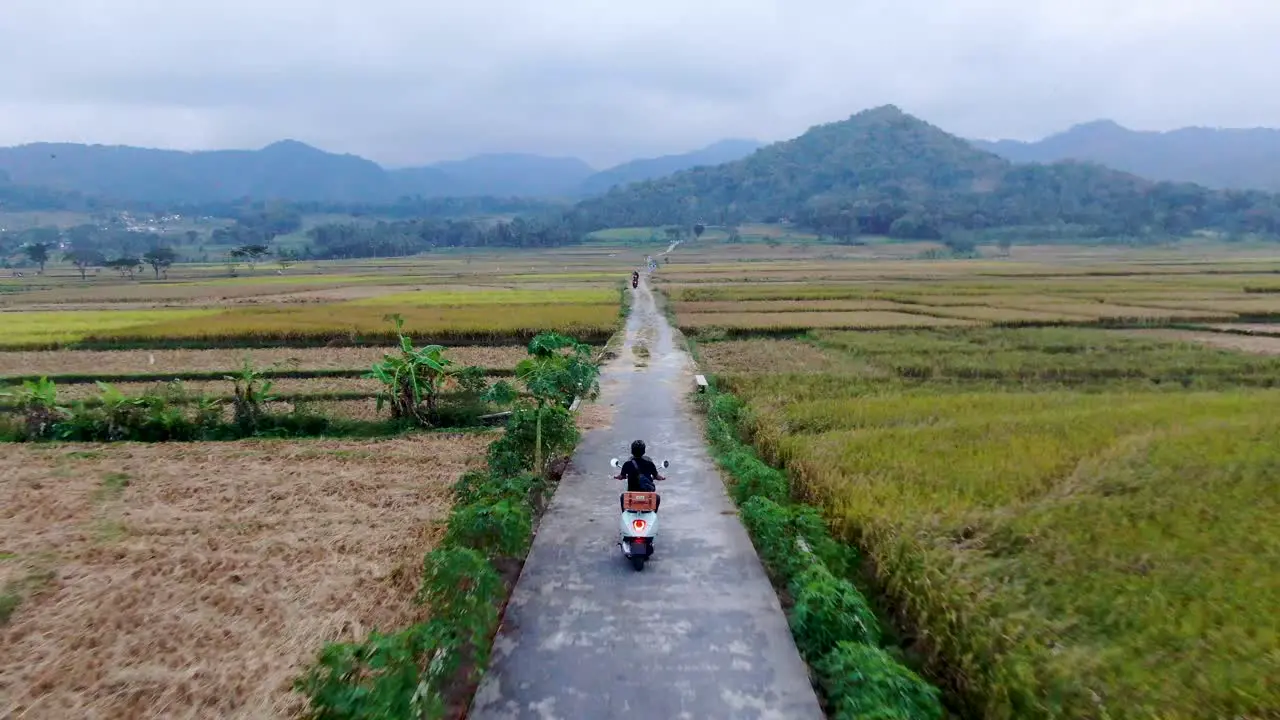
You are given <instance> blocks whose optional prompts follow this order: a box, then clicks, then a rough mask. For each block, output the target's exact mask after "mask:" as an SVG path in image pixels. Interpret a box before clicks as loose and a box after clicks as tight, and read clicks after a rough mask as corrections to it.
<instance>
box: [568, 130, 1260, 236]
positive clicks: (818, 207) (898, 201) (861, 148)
mask: <svg viewBox="0 0 1280 720" xmlns="http://www.w3.org/2000/svg"><path fill="white" fill-rule="evenodd" d="M572 217H573V221H574V222H575V223H578V224H580V225H581V226H583V227H618V226H639V225H657V224H671V223H680V224H690V223H696V222H703V223H711V224H720V225H724V224H734V223H741V222H748V221H755V222H762V221H763V222H771V221H776V220H780V219H789V220H791V221H794V222H798V223H800V224H802V225H805V226H808V227H810V228H813V229H815V230H817V231H819V232H823V233H828V234H831V235H834V236H836V237H840V238H851V237H853V236H855V235H857V234H859V233H867V234H888V235H891V236H895V237H902V238H941V237H944V236H948V235H951V234H954V233H957V232H959V231H983V230H989V229H992V228H1001V227H1004V228H1009V227H1018V228H1024V229H1025V228H1042V229H1043V228H1051V230H1047V231H1046V230H1042V231H1040V232H1043V233H1046V234H1050V235H1053V234H1074V235H1090V236H1115V235H1148V234H1157V235H1158V234H1184V233H1187V232H1190V231H1192V230H1195V229H1198V228H1208V227H1214V228H1223V229H1227V230H1232V231H1242V232H1267V233H1276V232H1280V205H1278V204H1277V200H1276V198H1275V197H1274V196H1271V195H1268V194H1265V193H1258V192H1253V193H1248V192H1230V193H1224V192H1219V191H1212V190H1209V189H1207V188H1204V187H1200V186H1196V185H1189V184H1174V183H1156V182H1151V181H1148V180H1144V179H1142V178H1139V177H1137V176H1135V175H1131V174H1128V173H1124V172H1120V171H1116V170H1111V169H1108V168H1106V167H1103V166H1101V165H1095V164H1091V163H1079V162H1063V163H1054V164H1050V165H1040V164H1031V165H1015V164H1014V163H1012V162H1010V161H1009V160H1006V159H1004V158H1001V157H999V156H997V155H994V154H992V153H989V152H986V151H984V150H980V149H978V148H976V147H974V146H973V145H972V144H971V143H969V142H968V141H966V140H963V139H961V138H959V137H956V136H954V135H950V134H948V133H946V132H944V131H942V130H940V129H939V128H937V127H934V126H933V125H930V124H928V123H926V122H924V121H922V120H919V119H917V118H915V117H912V116H910V115H908V114H906V113H904V112H902V111H901V110H899V109H898V108H896V107H894V106H891V105H888V106H884V107H879V108H875V109H872V110H866V111H864V112H861V113H858V114H856V115H853V116H852V117H850V118H848V119H847V120H844V121H841V122H835V123H830V124H826V125H819V126H817V127H814V128H811V129H810V130H809V131H808V132H806V133H804V134H803V135H801V136H800V137H797V138H795V139H793V140H788V141H786V142H780V143H776V144H773V145H769V146H767V147H765V148H762V149H760V150H758V151H757V152H755V153H753V154H752V155H750V156H749V157H747V158H744V159H742V160H738V161H735V162H731V163H726V164H723V165H719V166H715V167H701V168H695V169H691V170H686V171H683V172H679V173H676V174H675V175H672V176H670V177H666V178H662V179H658V180H650V181H646V182H642V183H639V184H634V185H630V186H628V187H626V188H615V189H614V190H612V191H611V192H609V193H608V194H606V195H603V196H601V197H598V198H593V199H590V200H586V201H584V202H582V203H580V204H579V205H578V206H577V207H576V208H575V209H574V211H573V214H572ZM1027 232H1030V231H1029V230H1028V231H1027Z"/></svg>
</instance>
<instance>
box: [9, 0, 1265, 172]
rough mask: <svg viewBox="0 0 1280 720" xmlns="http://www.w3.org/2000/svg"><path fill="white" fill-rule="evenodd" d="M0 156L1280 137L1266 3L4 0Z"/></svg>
mask: <svg viewBox="0 0 1280 720" xmlns="http://www.w3.org/2000/svg"><path fill="white" fill-rule="evenodd" d="M4 4H5V9H4V11H3V13H0V143H4V144H12V143H18V142H30V141H35V140H71V141H79V142H102V143H128V144H138V145H150V146H162V147H178V148H189V149H196V148H210V147H256V146H261V145H264V144H266V143H269V142H272V141H274V140H278V139H280V138H285V137H290V138H295V139H299V140H303V141H305V142H310V143H313V144H316V145H318V146H320V147H323V148H325V149H328V150H333V151H341V152H353V153H357V154H361V155H365V156H367V157H370V158H372V159H375V160H378V161H379V162H383V163H385V164H389V165H404V164H411V163H420V162H427V161H432V160H437V159H447V158H455V157H462V156H466V155H469V154H473V153H477V152H490V151H494V152H499V151H525V152H538V153H544V154H560V155H577V156H580V157H583V158H585V159H587V160H588V161H590V162H592V163H594V164H596V165H599V166H604V165H608V164H611V163H614V162H617V161H620V160H624V159H627V158H630V157H634V156H637V155H650V154H655V153H665V152H673V151H681V150H686V149H690V148H693V147H696V146H699V145H702V144H706V143H708V142H712V141H714V140H716V139H719V138H722V137H728V136H736V137H755V138H759V139H763V140H777V139H783V138H787V137H791V136H794V135H796V134H798V133H800V132H803V131H804V130H805V129H806V128H807V127H809V126H811V125H813V124H816V123H821V122H829V121H832V120H837V119H841V118H844V117H847V116H848V115H850V114H852V113H854V112H856V111H858V110H861V109H864V108H867V107H872V106H875V105H880V104H884V103H894V104H897V105H899V106H900V107H902V108H904V109H905V110H907V111H908V112H913V113H915V114H917V115H920V116H921V117H923V118H924V119H926V120H928V121H930V122H933V123H934V124H937V125H939V126H941V127H943V128H945V129H947V130H950V131H953V132H957V133H960V134H963V135H967V136H972V137H1017V138H1033V137H1038V136H1042V135H1044V134H1047V133H1049V132H1053V131H1056V130H1060V129H1063V128H1064V127H1066V126H1067V125H1070V124H1072V123H1075V122H1082V121H1086V120H1091V119H1095V118H1099V117H1109V118H1113V119H1115V120H1117V121H1119V122H1121V123H1123V124H1127V125H1130V126H1134V127H1139V128H1150V129H1166V128H1171V127H1177V126H1182V125H1189V124H1205V125H1223V126H1249V125H1280V97H1276V96H1275V95H1274V93H1270V92H1269V88H1270V87H1271V86H1272V85H1273V84H1274V77H1275V70H1274V68H1275V67H1280V44H1277V43H1275V42H1274V40H1273V38H1275V37H1277V35H1278V34H1280V4H1276V3H1274V2H1273V1H1272V0H1265V1H1264V0H1215V2H1212V3H1209V2H1202V1H1200V0H1128V2H1125V3H1115V2H1113V1H1111V0H1107V1H1105V2H1104V1H1103V0H1021V1H1019V0H967V1H964V0H777V1H773V0H733V1H732V2H730V1H727V0H699V2H688V0H648V1H647V2H633V3H626V2H617V1H616V0H614V1H613V2H606V1H604V0H546V1H545V2H531V1H530V0H468V1H467V2H465V3H464V2H457V1H456V0H450V1H449V2H443V1H440V0H423V1H420V2H410V1H409V0H359V1H358V2H355V1H350V0H347V1H339V0H305V1H304V0H272V2H262V1H261V0H217V1H216V2H215V1H213V0H182V2H173V0H163V1H161V0H111V1H110V2H107V1H106V0H58V2H49V0H5V3H4Z"/></svg>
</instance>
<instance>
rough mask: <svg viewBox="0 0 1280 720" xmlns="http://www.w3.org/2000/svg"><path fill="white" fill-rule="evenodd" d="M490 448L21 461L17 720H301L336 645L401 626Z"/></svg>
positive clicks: (1, 492) (0, 712) (447, 442)
mask: <svg viewBox="0 0 1280 720" xmlns="http://www.w3.org/2000/svg"><path fill="white" fill-rule="evenodd" d="M491 439H492V438H490V437H488V436H486V435H465V436H447V437H446V436H417V437H414V438H403V439H394V440H387V441H382V442H334V441H314V442H305V441H304V442H280V441H245V442H235V443H184V444H163V445H160V444H157V445H133V444H124V445H112V446H100V445H77V446H68V445H43V446H14V447H10V448H9V449H7V450H6V451H5V453H4V454H3V456H0V504H2V505H3V506H4V508H5V515H6V522H5V523H3V524H0V558H4V559H3V560H0V567H3V568H5V570H4V574H5V576H6V578H7V579H11V578H14V577H23V578H36V579H37V581H33V582H31V583H28V588H29V591H28V592H27V593H26V594H25V595H24V596H23V597H22V599H21V602H20V604H19V605H18V607H17V609H16V611H15V612H14V613H13V615H12V617H11V618H10V620H9V622H8V624H7V625H5V626H3V628H0V716H3V717H25V718H72V717H77V718H89V717H100V718H107V717H129V718H144V717H147V718H149V717H161V716H163V717H234V718H268V717H287V716H289V715H291V714H292V713H293V712H294V711H295V710H297V708H298V707H299V703H300V699H299V698H297V697H296V696H294V695H293V694H292V693H291V692H290V690H289V684H290V682H291V680H292V678H293V677H295V675H296V674H297V672H298V671H299V669H300V668H301V667H302V666H303V665H304V664H305V663H307V662H309V661H310V660H311V659H312V658H313V657H314V653H315V652H316V651H318V650H319V649H320V647H322V646H323V644H324V643H326V642H329V641H333V640H341V639H352V638H355V637H357V636H363V635H364V634H365V633H367V632H368V631H369V630H370V629H372V628H375V627H378V628H388V629H389V628H393V627H400V626H403V625H405V624H408V623H409V622H412V621H413V620H414V619H415V617H416V615H417V614H418V613H419V612H420V609H419V608H418V607H417V606H416V605H414V604H413V602H412V597H413V595H414V591H415V589H416V582H417V578H418V575H419V573H420V568H419V565H420V562H421V557H422V553H423V552H425V551H426V550H427V549H429V548H430V546H431V545H432V544H433V543H434V542H435V541H436V540H437V539H438V536H439V533H440V532H441V529H440V528H439V527H436V523H438V521H440V520H443V519H444V518H445V517H446V514H447V511H448V507H449V490H448V488H449V485H450V484H451V483H452V482H453V481H454V480H455V479H456V478H457V477H458V475H459V474H460V473H461V472H463V471H464V470H465V469H466V468H468V467H470V466H474V465H478V464H479V463H480V462H481V458H482V454H483V448H484V446H485V444H486V443H487V442H488V441H489V440H491Z"/></svg>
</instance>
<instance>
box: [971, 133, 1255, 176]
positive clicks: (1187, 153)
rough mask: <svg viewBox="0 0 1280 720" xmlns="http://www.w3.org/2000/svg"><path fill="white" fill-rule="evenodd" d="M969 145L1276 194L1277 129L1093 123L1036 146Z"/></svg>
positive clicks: (1023, 157) (1028, 158)
mask: <svg viewBox="0 0 1280 720" xmlns="http://www.w3.org/2000/svg"><path fill="white" fill-rule="evenodd" d="M972 142H973V144H974V145H976V146H977V147H979V148H981V149H983V150H988V151H990V152H993V153H996V154H997V155H1001V156H1003V157H1005V158H1008V159H1009V160H1013V161H1014V162H1056V161H1058V160H1084V161H1089V162H1096V163H1100V164H1103V165H1106V166H1108V167H1111V168H1115V169H1117V170H1124V171H1125V172H1130V173H1133V174H1135V175H1140V176H1142V177H1146V178H1150V179H1152V180H1173V181H1180V182H1193V183H1197V184H1200V185H1205V186H1207V187H1213V188H1248V189H1258V190H1271V191H1280V130H1275V129H1271V128H1250V129H1215V128H1202V127H1189V128H1182V129H1180V130H1170V131H1168V132H1147V131H1139V130H1129V129H1128V128H1125V127H1121V126H1120V125H1118V124H1116V123H1115V122H1112V121H1111V120H1096V121H1094V122H1089V123H1084V124H1081V125H1076V126H1074V127H1072V128H1070V129H1069V130H1066V131H1065V132H1060V133H1058V134H1056V135H1050V136H1049V137H1047V138H1045V139H1043V140H1040V141H1038V142H1019V141H1017V140H1000V141H997V142H988V141H984V140H974V141H972Z"/></svg>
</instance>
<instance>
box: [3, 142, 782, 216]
mask: <svg viewBox="0 0 1280 720" xmlns="http://www.w3.org/2000/svg"><path fill="white" fill-rule="evenodd" d="M759 147H760V143H757V142H754V141H751V140H725V141H722V142H718V143H715V144H713V145H711V146H709V147H706V148H703V149H700V150H695V151H693V152H689V153H685V154H682V155H668V156H664V157H659V158H653V159H645V160H633V161H631V162H628V163H624V164H622V165H619V166H617V167H614V168H610V169H608V170H605V171H603V172H596V171H595V170H594V169H593V168H592V167H591V166H589V165H587V164H586V163H585V162H583V161H582V160H579V159H577V158H555V157H542V156H538V155H526V154H517V153H508V154H488V155H478V156H475V157H471V158H468V159H466V160H457V161H450V162H441V163H436V164H434V165H428V166H426V167H416V168H405V169H396V170H387V169H384V168H382V167H381V166H379V165H378V164H377V163H374V162H372V161H370V160H366V159H364V158H361V157H357V156H355V155H337V154H334V153H328V152H325V151H323V150H319V149H316V148H314V147H311V146H310V145H307V144H305V143H301V142H297V141H294V140H284V141H281V142H277V143H273V144H271V145H268V146H267V147H265V148H262V149H261V150H214V151H205V152H181V151H175V150H153V149H147V148H137V147H127V146H105V145H80V144H72V143H34V144H30V145H21V146H17V147H9V148H0V173H4V174H6V175H8V179H9V181H11V182H12V183H14V184H16V185H24V186H35V187H44V188H50V189H54V190H60V191H74V192H79V193H82V194H85V195H92V196H101V197H104V198H109V199H117V200H125V201H143V202H217V201H224V200H234V199H236V198H242V197H254V198H278V199H282V200H310V201H332V202H380V201H390V200H394V199H396V198H398V197H402V196H406V195H409V196H414V195H420V196H423V197H465V196H481V195H484V196H499V197H506V196H528V197H534V196H536V197H562V198H570V199H571V198H578V197H583V196H586V195H590V194H594V193H600V192H606V191H608V190H609V189H610V187H612V186H613V185H616V184H625V183H628V182H635V181H640V180H648V179H651V178H654V177H659V176H662V175H668V174H670V173H673V172H677V171H679V170H685V169H688V168H691V167H695V166H698V165H715V164H719V163H722V162H728V161H731V160H737V159H739V158H741V157H744V156H746V155H748V154H750V153H751V152H753V151H754V150H756V149H757V148H759Z"/></svg>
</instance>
